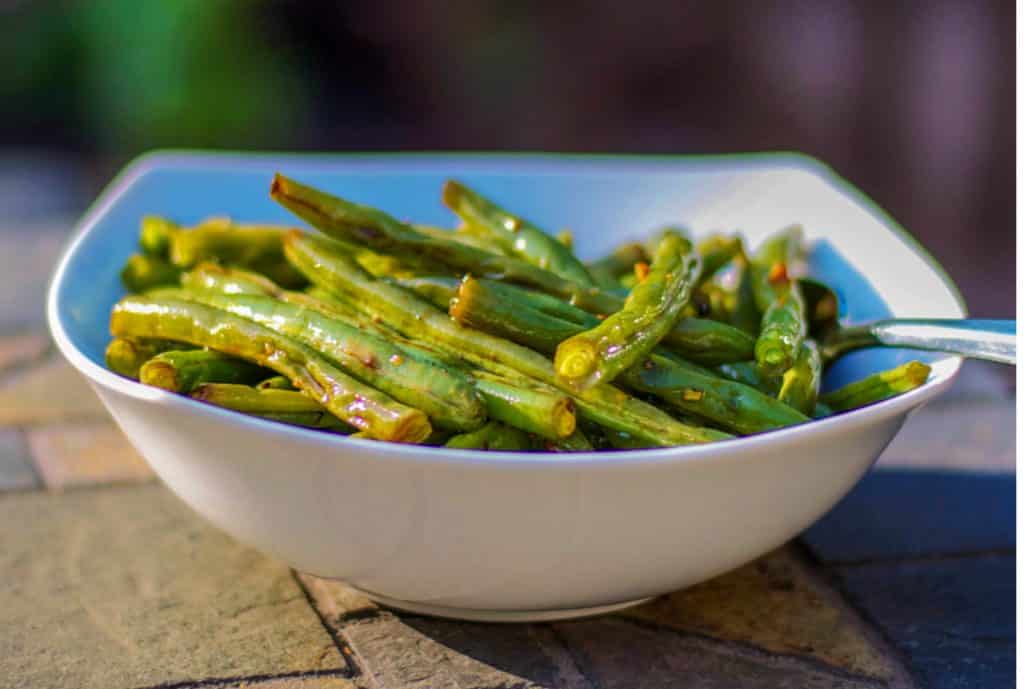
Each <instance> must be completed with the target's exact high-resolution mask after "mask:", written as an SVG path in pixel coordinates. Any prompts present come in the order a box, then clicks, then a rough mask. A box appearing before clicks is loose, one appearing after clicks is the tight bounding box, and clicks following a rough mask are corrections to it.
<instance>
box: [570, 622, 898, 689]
mask: <svg viewBox="0 0 1024 689" xmlns="http://www.w3.org/2000/svg"><path fill="white" fill-rule="evenodd" d="M554 630H555V632H556V634H558V636H559V637H561V638H562V639H564V640H565V642H566V644H567V645H568V647H569V648H570V649H571V650H572V655H573V658H574V660H575V661H576V664H577V666H578V667H579V668H580V669H581V672H582V673H583V675H584V676H586V677H588V678H589V679H590V681H591V682H592V686H594V687H600V688H601V689H637V687H643V688H644V689H662V688H664V689H670V688H671V689H678V688H679V687H701V688H702V689H748V688H749V689H764V688H765V687H772V689H825V688H826V687H827V688H828V689H854V688H857V689H864V688H865V687H870V686H873V685H874V686H878V685H877V684H875V683H874V682H865V681H864V680H862V679H859V678H853V677H843V676H840V675H837V674H836V673H834V672H832V671H830V670H828V669H826V668H824V667H819V666H817V665H816V664H814V663H808V662H806V661H803V660H798V659H794V658H789V657H783V656H770V655H768V654H764V653H758V652H756V651H753V650H750V649H747V648H741V647H731V646H728V645H724V644H720V643H715V642H711V641H709V640H707V639H704V638H701V637H696V636H692V635H687V634H679V633H675V632H670V631H666V630H663V629H658V628H651V627H646V626H641V625H637V624H635V623H633V622H630V621H628V620H623V619H621V618H615V617H602V618H596V619H593V620H585V621H581V622H563V623H559V624H555V625H554Z"/></svg>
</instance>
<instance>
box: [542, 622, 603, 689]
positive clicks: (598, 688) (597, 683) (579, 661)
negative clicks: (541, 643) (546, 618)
mask: <svg viewBox="0 0 1024 689" xmlns="http://www.w3.org/2000/svg"><path fill="white" fill-rule="evenodd" d="M565 624H572V621H571V620H567V621H566V622H565ZM539 626H542V627H547V628H548V629H549V630H551V636H553V637H554V638H555V641H557V642H558V643H559V645H561V647H562V648H563V649H564V650H565V652H566V653H567V654H568V655H569V659H570V660H571V661H572V664H573V665H574V666H575V667H576V669H577V670H578V671H579V673H580V677H582V678H583V679H584V681H585V682H586V683H587V684H589V685H590V686H591V687H593V689H605V685H604V682H602V681H601V680H599V679H598V678H597V677H592V676H591V675H590V673H589V672H587V664H586V662H584V658H583V657H582V656H581V654H580V653H579V652H578V651H577V650H576V649H574V648H573V645H572V644H570V643H569V642H568V640H567V639H566V638H565V637H564V636H562V634H561V632H559V631H558V627H557V625H555V624H550V623H545V624H542V625H539Z"/></svg>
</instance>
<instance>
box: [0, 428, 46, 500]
mask: <svg viewBox="0 0 1024 689" xmlns="http://www.w3.org/2000/svg"><path fill="white" fill-rule="evenodd" d="M38 487H39V476H38V475H37V474H36V472H35V469H33V468H32V460H31V459H30V458H29V454H28V446H27V444H26V442H25V438H24V436H23V435H22V433H21V431H19V430H18V429H16V428H0V491H5V490H26V489H29V488H38Z"/></svg>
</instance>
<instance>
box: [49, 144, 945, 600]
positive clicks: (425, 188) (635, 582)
mask: <svg viewBox="0 0 1024 689" xmlns="http://www.w3.org/2000/svg"><path fill="white" fill-rule="evenodd" d="M276 170H281V171H283V172H285V173H286V174H289V175H292V176H294V177H296V178H298V179H300V180H303V181H306V182H310V183H312V184H316V185H319V186H322V187H325V188H326V189H329V190H331V191H334V192H337V193H339V194H342V195H345V196H348V197H351V198H354V199H356V200H360V201H363V202H366V203H372V204H376V205H379V206H381V207H383V208H385V209H386V210H388V211H390V212H392V213H394V214H396V215H398V216H400V217H409V218H414V219H416V220H419V221H422V222H433V223H438V224H449V225H450V224H451V223H452V220H451V218H450V217H449V216H448V214H447V213H446V212H445V211H444V209H443V208H442V207H441V205H440V202H439V192H440V187H441V183H442V181H443V180H444V179H445V178H447V177H457V178H460V179H464V180H466V181H468V182H470V183H473V184H476V185H478V186H479V187H480V188H481V190H482V191H484V192H485V193H488V194H490V195H493V196H494V197H496V198H497V199H498V200H499V201H500V202H502V203H503V204H506V205H508V206H509V207H511V208H514V209H516V210H517V211H519V212H520V213H522V214H523V215H525V216H526V217H529V218H531V219H534V220H536V221H537V222H538V223H540V224H541V225H542V226H545V227H548V228H551V229H553V230H554V229H560V228H563V227H569V228H571V229H572V230H573V232H574V233H575V236H576V244H577V247H579V250H580V252H581V253H582V254H583V255H584V256H585V257H594V256H596V255H598V254H600V253H601V252H602V251H604V250H607V249H609V248H610V247H611V246H613V245H614V244H615V243H617V242H619V241H621V240H622V239H624V238H625V237H626V236H640V235H642V234H643V233H645V232H646V231H648V230H650V229H652V228H654V227H656V226H658V225H659V224H664V223H670V222H674V223H680V222H683V223H686V224H688V225H689V226H691V227H692V228H693V229H694V230H695V231H697V232H698V233H699V232H703V231H707V230H713V229H737V228H739V229H742V230H743V232H744V233H745V234H746V235H747V237H748V238H749V239H750V240H751V242H754V243H756V242H757V241H759V240H760V239H761V238H762V237H764V236H765V235H766V234H767V233H769V232H771V231H773V230H776V229H778V228H780V227H781V226H783V225H785V224H788V223H790V222H794V221H799V222H801V223H803V224H804V226H805V229H806V233H807V236H808V237H809V239H811V240H824V241H820V242H818V243H817V244H816V246H815V249H814V251H813V252H812V268H813V270H814V271H815V272H819V273H823V274H827V276H828V280H829V281H830V282H831V283H833V284H838V286H839V288H840V290H841V291H842V292H843V295H844V297H845V299H846V301H847V309H848V311H849V313H850V315H851V316H852V317H853V318H855V319H862V318H873V317H880V316H885V315H888V314H894V315H899V316H919V317H953V318H956V317H962V316H964V315H965V313H964V308H963V306H962V301H961V299H960V297H959V295H958V293H957V291H956V288H955V287H954V286H953V284H952V283H951V282H950V280H949V278H948V277H946V276H945V275H944V273H943V272H942V270H941V269H940V268H939V267H938V266H937V264H936V263H935V262H934V260H933V259H931V258H930V257H929V256H928V255H927V254H926V253H925V252H924V251H923V249H921V247H920V246H918V245H917V244H916V243H914V242H913V240H911V239H910V237H909V236H907V234H906V233H905V232H904V231H902V230H901V229H900V228H899V226H898V225H897V224H896V223H895V222H894V221H893V220H892V219H891V218H889V217H888V216H887V215H885V214H884V213H883V212H882V211H881V210H880V209H878V207H877V206H875V205H874V204H872V203H871V202H870V201H868V200H867V199H866V198H865V197H864V196H863V195H862V194H860V193H859V192H857V191H856V190H853V189H852V188H851V187H850V186H849V185H848V184H846V183H845V182H843V181H842V180H841V179H839V178H838V177H837V176H836V175H835V174H834V173H832V172H831V171H830V170H829V169H828V168H826V167H825V166H824V165H822V164H820V163H818V162H816V161H814V160H812V159H809V158H806V157H803V156H799V155H790V154H779V155H755V156H721V157H673V158H644V157H583V156H537V155H525V156H523V155H514V156H513V155H436V156H435V155H371V156H343V155H328V156H300V155H236V154H199V153H158V154H153V155H149V156H146V157H144V158H143V159H141V160H140V161H137V162H135V163H134V164H132V165H130V166H129V167H128V169H126V170H125V171H124V172H123V173H122V174H121V175H120V176H119V177H118V178H117V179H116V180H115V181H114V182H113V183H112V184H111V186H110V188H109V189H108V190H107V191H105V192H104V193H103V195H102V196H101V197H100V199H99V200H98V201H97V202H96V204H95V205H94V206H93V208H92V209H91V210H90V211H89V213H88V214H87V215H86V217H85V219H84V220H83V221H82V223H81V226H80V228H79V230H78V232H77V233H76V234H75V237H74V239H73V241H72V242H71V243H70V245H69V247H68V249H67V251H66V252H65V254H64V257H63V258H62V259H61V261H60V264H59V266H58V268H57V271H56V274H55V276H54V279H53V284H52V286H51V289H50V293H49V300H48V305H47V310H48V318H49V324H50V328H51V330H52V332H53V336H54V338H55V339H56V341H57V344H58V346H59V347H60V350H61V352H62V353H63V354H64V356H66V357H67V359H68V361H70V362H71V363H72V364H73V365H74V366H75V367H76V368H77V369H78V370H80V371H81V372H82V373H83V374H84V375H85V376H86V377H87V378H88V380H89V381H90V383H91V384H92V386H93V388H94V389H95V390H96V392H97V393H98V394H99V396H100V398H101V399H102V400H103V403H104V404H105V405H106V407H107V408H108V409H109V410H110V413H111V414H112V415H113V417H114V418H115V419H116V421H117V423H118V424H120V426H121V428H122V429H124V432H125V433H126V434H127V436H128V437H129V439H130V440H131V442H132V443H133V444H134V445H135V447H136V448H137V449H138V450H139V452H140V453H141V454H142V455H143V456H144V457H145V458H146V460H147V461H148V462H149V463H150V464H151V465H152V467H153V469H154V470H155V471H156V473H157V474H158V475H159V476H160V478H161V479H163V481H164V482H165V483H166V484H167V485H168V486H169V487H170V488H171V490H173V491H174V492H175V493H177V494H178V495H179V496H180V497H181V498H182V499H183V500H184V501H185V502H186V503H188V504H189V505H191V506H192V507H193V508H194V509H195V510H196V511H197V512H199V513H200V514H202V515H203V516H204V517H206V518H207V519H208V520H210V521H211V522H213V523H214V524H216V525H217V526H219V527H220V528H222V529H224V530H225V531H227V532H228V533H230V534H232V535H233V536H234V537H236V538H238V539H239V540H240V541H243V542H245V543H248V544H251V545H253V546H255V547H257V548H259V549H261V550H263V551H265V552H267V553H269V554H271V555H273V556H275V557H278V558H280V559H281V560H284V561H285V562H287V563H288V564H289V565H291V566H293V567H295V568H296V569H299V570H301V571H305V572H310V573H313V574H317V575H320V576H324V577H333V578H338V579H342V580H344V581H346V582H348V583H349V584H351V585H352V586H355V587H357V588H359V589H360V590H362V591H364V592H366V593H368V594H369V595H370V596H371V597H373V598H376V599H377V600H380V601H382V602H384V603H386V604H390V605H393V606H397V607H400V608H407V609H411V610H414V611H419V612H427V613H432V614H438V615H446V616H452V617H459V618H469V619H487V620H537V619H554V618H562V617H571V616H575V615H580V614H592V613H594V612H601V611H603V610H609V609H613V608H615V607H619V606H622V605H628V604H631V603H634V602H637V601H638V600H642V599H645V598H647V597H650V596H654V595H657V594H661V593H666V592H669V591H673V590H675V589H679V588H683V587H686V586H690V585H692V584H695V583H697V582H700V581H703V580H705V579H708V578H709V577H713V576H715V575H717V574H720V573H722V572H725V571H727V570H730V569H732V568H734V567H737V566H739V565H742V564H744V563H745V562H748V561H750V560H752V559H754V558H756V557H758V556H759V555H761V554H763V553H765V552H767V551H768V550H770V549H772V548H775V547H776V546H778V545H780V544H782V543H783V542H785V541H787V540H789V539H791V538H793V537H794V536H796V535H797V534H799V533H800V532H801V531H802V530H803V529H805V528H806V527H807V526H809V525H810V524H811V523H812V522H814V521H815V520H816V519H818V518H819V517H821V516H822V515H823V514H824V513H825V512H826V511H827V510H828V509H829V508H831V507H832V506H833V505H834V504H835V503H836V502H837V501H838V500H839V499H840V498H841V497H842V496H843V495H844V494H846V493H847V492H848V491H849V490H850V488H851V487H852V486H853V485H854V484H855V483H856V481H857V480H858V479H859V478H860V477H861V476H862V475H863V474H864V472H865V471H867V469H868V468H869V467H870V466H871V464H872V463H873V462H874V461H875V459H876V458H877V457H878V456H879V454H880V453H881V452H882V450H883V449H884V448H885V447H886V445H888V443H889V442H890V441H891V440H892V438H893V437H894V436H895V435H896V433H897V432H898V431H899V429H900V427H901V426H902V424H903V422H904V420H905V419H906V417H907V415H908V414H909V413H910V412H912V411H913V410H915V409H917V408H918V407H920V406H921V405H923V404H924V403H925V402H927V401H928V400H930V399H932V398H933V397H935V396H936V395H938V394H939V393H941V392H942V391H943V390H945V389H946V388H948V387H949V386H950V384H951V383H952V382H953V378H954V376H955V374H956V372H957V370H958V368H959V366H960V359H959V358H957V357H934V356H925V357H922V358H927V359H928V360H930V361H931V362H932V365H933V367H934V368H933V373H932V375H931V378H930V380H929V381H928V382H927V383H926V384H925V385H924V386H923V387H921V388H919V389H917V390H915V391H913V392H911V393H908V394H905V395H902V396H900V397H897V398H895V399H892V400H889V401H886V402H883V403H880V404H876V405H873V406H870V407H867V408H864V409H860V410H857V411H854V412H852V413H847V414H843V415H840V416H837V417H833V418H829V419H825V420H822V421H815V422H812V423H808V424H805V425H802V426H799V427H792V428H787V429H783V430H779V431H775V432H771V433H766V434H763V435H759V436H755V437H748V438H740V439H736V440H730V441H727V442H721V443H715V444H711V445H704V446H693V447H679V448H670V449H659V450H644V451H631V452H616V453H612V452H607V453H583V454H575V455H546V454H521V453H487V452H478V451H468V450H456V451H453V450H446V449H443V448H426V447H415V446H403V445H397V444H388V443H378V442H372V441H363V440H352V439H348V438H343V437H336V436H331V435H326V434H322V433H316V432H313V431H307V430H303V429H297V428H292V427H288V426H284V425H280V424H276V423H272V422H269V421H263V420H260V419H255V418H251V417H247V416H243V415H241V414H236V413H233V412H229V411H225V410H221V409H217V408H215V407H211V406H208V405H204V404H201V403H198V402H194V401H192V400H189V399H187V398H184V397H181V396H177V395H173V394H170V393H166V392H163V391H161V390H156V389H153V388H149V387H145V386H143V385H140V384H138V383H135V382H132V381H129V380H126V379H124V378H121V377H119V376H117V375H115V374H113V373H111V372H110V371H108V370H106V369H105V368H104V367H103V365H102V353H103V348H104V346H105V344H106V342H107V340H108V334H107V320H108V314H109V310H110V307H111V305H112V304H113V303H114V302H115V301H116V300H117V299H118V298H119V297H120V296H121V294H122V289H121V287H120V285H119V283H118V278H117V274H118V270H119V268H120V266H121V264H122V263H123V261H124V260H125V258H126V257H127V256H128V254H129V253H131V252H132V251H133V250H134V246H135V241H136V234H137V228H138V221H139V218H140V217H141V216H142V215H143V214H145V213H159V214H164V215H167V216H170V217H172V218H174V219H176V220H178V221H180V222H195V221H197V220H199V219H200V218H202V217H204V216H207V215H212V214H228V215H231V216H232V217H235V218H238V219H241V220H252V221H257V220H259V221H271V222H273V221H283V222H292V223H294V222H295V220H294V218H292V217H291V216H289V214H288V213H287V212H286V211H284V210H283V209H282V208H280V207H278V206H276V205H275V204H274V203H273V202H271V201H270V199H269V198H268V194H267V190H268V185H269V181H270V178H271V175H272V173H273V172H274V171H276ZM851 266H853V267H855V268H852V267H851ZM918 356H919V357H920V356H921V355H918ZM907 358H908V356H907V353H905V352H894V351H891V350H890V351H880V350H876V351H867V352H857V353H854V354H851V355H849V356H848V357H847V358H846V359H844V360H843V361H842V362H841V363H840V364H839V365H837V366H836V367H834V368H833V370H832V371H831V372H830V375H829V380H828V384H829V385H835V384H837V383H839V382H842V381H843V380H848V379H852V378H855V377H859V376H862V375H865V374H866V373H868V372H870V371H873V370H879V369H882V368H886V367H889V366H892V365H895V364H896V363H898V362H899V361H902V360H906V359H907ZM895 528H898V525H897V527H895Z"/></svg>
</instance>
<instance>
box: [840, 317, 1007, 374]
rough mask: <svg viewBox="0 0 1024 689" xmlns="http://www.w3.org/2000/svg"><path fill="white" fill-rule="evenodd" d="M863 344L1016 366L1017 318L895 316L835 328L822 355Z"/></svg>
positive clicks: (858, 346) (856, 347)
mask: <svg viewBox="0 0 1024 689" xmlns="http://www.w3.org/2000/svg"><path fill="white" fill-rule="evenodd" d="M862 347H907V348H910V349H923V350H927V351H930V352H948V353H950V354H959V355H960V356H965V357H968V358H971V359H986V360H988V361H997V362H999V363H1001V364H1012V365H1014V366H1015V365H1016V364H1017V321H1010V320H979V319H973V318H966V319H926V318H891V319H887V320H882V321H874V322H873V323H867V324H864V325H857V326H851V327H841V328H838V329H836V330H834V331H833V332H832V333H830V334H829V335H827V336H826V337H825V339H824V341H823V342H822V355H823V356H824V357H825V360H826V361H831V360H834V359H836V358H837V357H839V356H841V355H842V354H845V353H846V352H848V351H850V350H852V349H860V348H862Z"/></svg>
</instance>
